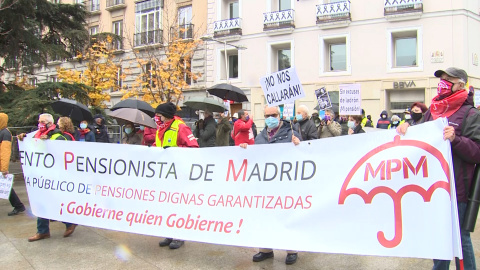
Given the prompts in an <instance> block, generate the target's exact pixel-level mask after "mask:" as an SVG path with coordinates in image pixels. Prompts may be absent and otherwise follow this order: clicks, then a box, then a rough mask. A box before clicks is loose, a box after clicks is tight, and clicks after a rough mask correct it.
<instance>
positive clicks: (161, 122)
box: [154, 115, 163, 126]
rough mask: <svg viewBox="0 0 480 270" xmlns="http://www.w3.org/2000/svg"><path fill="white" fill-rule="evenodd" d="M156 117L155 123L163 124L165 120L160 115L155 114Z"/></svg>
mask: <svg viewBox="0 0 480 270" xmlns="http://www.w3.org/2000/svg"><path fill="white" fill-rule="evenodd" d="M154 119H155V123H156V124H157V126H160V125H161V124H163V121H162V119H161V118H160V116H158V115H155V117H154Z"/></svg>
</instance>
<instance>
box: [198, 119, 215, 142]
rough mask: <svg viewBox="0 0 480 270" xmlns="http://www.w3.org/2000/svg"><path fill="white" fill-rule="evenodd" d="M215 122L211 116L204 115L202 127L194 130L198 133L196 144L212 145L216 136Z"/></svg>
mask: <svg viewBox="0 0 480 270" xmlns="http://www.w3.org/2000/svg"><path fill="white" fill-rule="evenodd" d="M216 130H217V123H216V122H215V119H213V117H212V116H209V117H206V118H205V119H204V122H203V129H202V128H198V127H197V130H195V134H198V140H197V142H198V145H199V146H200V147H201V148H202V147H214V146H215V140H216V137H217V134H216Z"/></svg>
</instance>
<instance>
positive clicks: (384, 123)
mask: <svg viewBox="0 0 480 270" xmlns="http://www.w3.org/2000/svg"><path fill="white" fill-rule="evenodd" d="M382 115H385V118H382ZM391 123H392V122H390V119H388V113H387V111H385V110H383V111H382V113H381V114H380V118H379V119H378V121H377V128H382V129H388V126H389V125H390V124H391Z"/></svg>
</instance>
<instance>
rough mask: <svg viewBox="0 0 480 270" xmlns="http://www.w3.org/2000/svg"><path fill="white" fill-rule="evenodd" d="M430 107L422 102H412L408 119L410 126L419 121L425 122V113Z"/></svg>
mask: <svg viewBox="0 0 480 270" xmlns="http://www.w3.org/2000/svg"><path fill="white" fill-rule="evenodd" d="M427 110H428V108H427V106H425V104H423V103H421V102H415V103H413V104H412V106H411V107H410V119H409V120H407V121H406V122H407V123H408V124H409V125H410V126H414V125H416V124H418V123H422V122H423V115H424V114H425V113H426V112H427Z"/></svg>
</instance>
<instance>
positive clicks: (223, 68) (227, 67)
mask: <svg viewBox="0 0 480 270" xmlns="http://www.w3.org/2000/svg"><path fill="white" fill-rule="evenodd" d="M226 57H227V63H225V51H224V50H222V51H220V59H221V61H220V66H219V70H220V79H221V80H229V79H238V78H239V72H238V71H239V63H238V50H237V49H232V50H227V55H226ZM227 75H228V77H227Z"/></svg>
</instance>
